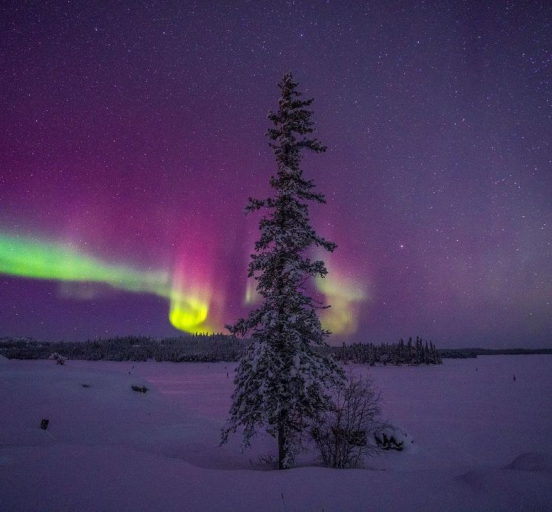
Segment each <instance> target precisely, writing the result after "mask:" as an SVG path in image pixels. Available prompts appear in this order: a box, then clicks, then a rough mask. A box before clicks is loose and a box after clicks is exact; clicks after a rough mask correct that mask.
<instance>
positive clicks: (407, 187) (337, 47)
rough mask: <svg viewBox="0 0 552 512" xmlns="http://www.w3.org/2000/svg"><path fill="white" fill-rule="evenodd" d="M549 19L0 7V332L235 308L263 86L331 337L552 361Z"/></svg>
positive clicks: (108, 330) (321, 8) (546, 11)
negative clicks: (300, 157) (301, 199)
mask: <svg viewBox="0 0 552 512" xmlns="http://www.w3.org/2000/svg"><path fill="white" fill-rule="evenodd" d="M551 20H552V4H550V3H549V2H546V1H544V0H543V1H508V0H504V1H480V0H467V1H460V0H457V1H447V0H438V1H421V0H420V1H414V0H412V1H394V0H375V1H346V0H343V1H318V0H312V1H300V0H296V1H278V0H272V1H265V0H259V1H238V0H236V1H222V0H219V1H210V0H201V1H195V2H194V1H187V0H183V1H180V2H172V1H161V0H160V1H150V0H143V1H140V2H137V1H114V2H102V3H99V2H88V1H84V0H80V1H74V2H61V1H47V0H44V1H40V2H25V3H23V2H20V1H16V0H12V1H10V0H7V1H4V2H2V5H1V6H0V67H1V69H2V80H1V85H0V336H1V335H10V336H34V337H37V338H41V339H54V340H56V339H57V340H59V339H65V340H72V339H76V340H80V339H86V338H89V337H99V336H102V337H106V336H114V335H124V334H144V335H152V336H169V335H176V334H179V333H180V332H182V331H188V332H196V331H197V332H213V331H215V332H217V331H223V330H224V327H223V326H224V324H225V323H231V322H234V321H235V320H236V319H237V318H239V317H240V316H244V315H245V314H247V311H248V310H249V309H250V308H251V307H252V305H253V304H254V303H255V300H256V298H255V293H254V290H253V288H254V286H252V283H251V282H249V283H248V280H247V264H248V261H249V254H250V253H251V251H252V247H253V243H254V241H255V240H256V238H257V236H258V229H257V226H258V221H259V217H254V216H249V217H245V216H244V214H243V209H244V207H245V205H246V203H247V198H248V197H249V196H254V197H264V196H266V195H267V194H268V193H269V187H268V180H269V177H270V175H271V174H273V173H274V172H275V163H274V158H273V155H272V153H271V150H270V148H269V147H268V140H267V138H266V136H265V133H266V130H267V128H268V127H269V122H268V119H267V114H268V111H269V110H270V109H276V108H277V101H278V97H279V90H278V89H277V87H276V83H277V81H278V80H279V79H280V78H281V76H282V75H283V74H284V73H285V72H287V71H292V72H293V73H294V77H295V79H296V80H297V81H298V82H299V84H300V86H299V89H300V90H301V91H302V92H303V93H304V94H305V96H306V97H314V98H315V102H314V103H313V106H312V108H313V110H314V112H315V115H314V121H315V123H316V127H317V137H318V138H319V139H320V140H321V141H322V142H323V143H325V144H326V145H327V146H328V148H329V149H328V152H327V153H325V154H321V155H308V156H306V157H305V159H304V171H305V173H306V174H307V175H308V177H311V178H313V179H314V180H315V182H316V184H317V186H318V190H319V191H321V192H323V193H325V194H326V197H327V204H326V205H324V206H318V205H317V206H314V207H313V208H312V210H311V216H312V221H313V224H314V226H315V227H316V229H317V230H318V231H319V233H320V234H321V235H323V236H325V237H326V238H329V239H331V240H333V241H335V242H336V243H337V244H338V249H337V250H336V252H335V253H334V254H333V255H331V256H329V257H328V256H327V255H324V258H325V260H326V262H327V265H328V268H329V271H330V274H329V275H328V277H327V278H326V280H324V281H320V282H317V283H315V284H314V285H313V289H312V293H314V294H315V295H316V296H317V297H318V298H319V299H320V300H321V301H322V302H323V303H325V304H332V306H333V307H332V308H330V309H328V310H324V312H323V322H324V325H325V326H326V327H329V328H330V329H331V330H332V331H333V332H334V333H335V334H334V335H333V336H332V338H331V342H332V343H341V342H343V341H366V342H368V341H370V342H376V343H379V342H394V341H396V340H398V338H399V337H401V336H402V337H408V336H416V335H420V336H422V337H424V338H427V339H432V340H433V341H434V342H435V343H436V344H437V346H439V347H441V348H445V347H467V346H481V347H514V346H520V347H540V346H550V343H551V335H552V304H551V303H552V147H551V134H552V83H551V80H552V66H551V64H552V35H551V34H552V26H551Z"/></svg>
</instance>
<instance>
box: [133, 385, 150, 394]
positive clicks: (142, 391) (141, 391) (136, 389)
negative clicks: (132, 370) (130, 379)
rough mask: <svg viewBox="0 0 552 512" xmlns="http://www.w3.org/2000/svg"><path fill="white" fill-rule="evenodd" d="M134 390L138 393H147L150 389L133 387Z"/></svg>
mask: <svg viewBox="0 0 552 512" xmlns="http://www.w3.org/2000/svg"><path fill="white" fill-rule="evenodd" d="M132 390H133V391H136V392H137V393H145V392H146V391H147V390H148V388H147V387H146V386H132Z"/></svg>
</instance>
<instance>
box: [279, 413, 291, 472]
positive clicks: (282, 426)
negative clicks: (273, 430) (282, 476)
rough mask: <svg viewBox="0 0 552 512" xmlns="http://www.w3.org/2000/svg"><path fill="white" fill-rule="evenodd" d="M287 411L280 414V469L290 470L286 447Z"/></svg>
mask: <svg viewBox="0 0 552 512" xmlns="http://www.w3.org/2000/svg"><path fill="white" fill-rule="evenodd" d="M285 416H286V411H282V412H280V420H279V422H278V469H289V465H288V463H287V461H286V458H287V454H288V453H287V450H288V448H287V446H286V423H285Z"/></svg>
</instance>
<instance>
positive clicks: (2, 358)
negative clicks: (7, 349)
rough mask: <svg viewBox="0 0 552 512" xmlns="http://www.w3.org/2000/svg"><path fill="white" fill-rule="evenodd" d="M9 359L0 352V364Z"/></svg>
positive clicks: (5, 362)
mask: <svg viewBox="0 0 552 512" xmlns="http://www.w3.org/2000/svg"><path fill="white" fill-rule="evenodd" d="M8 362H9V359H8V358H7V357H4V356H3V355H1V354H0V364H7V363H8Z"/></svg>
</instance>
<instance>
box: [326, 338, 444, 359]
mask: <svg viewBox="0 0 552 512" xmlns="http://www.w3.org/2000/svg"><path fill="white" fill-rule="evenodd" d="M329 351H330V352H331V353H332V354H333V355H334V357H335V358H336V359H337V360H339V361H346V362H348V361H350V362H352V363H364V364H369V365H372V366H373V365H375V364H394V365H404V364H406V365H419V364H441V362H442V361H441V355H440V353H439V351H438V350H437V348H435V345H434V344H433V342H431V341H430V342H429V343H428V342H427V341H424V340H423V339H422V338H420V337H418V336H417V337H416V340H414V341H413V340H412V338H409V340H408V342H406V343H405V341H404V340H403V339H402V338H401V339H400V340H399V342H398V343H391V344H389V343H382V344H380V345H374V344H373V343H353V344H351V345H347V344H345V343H343V346H341V347H330V349H329Z"/></svg>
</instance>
